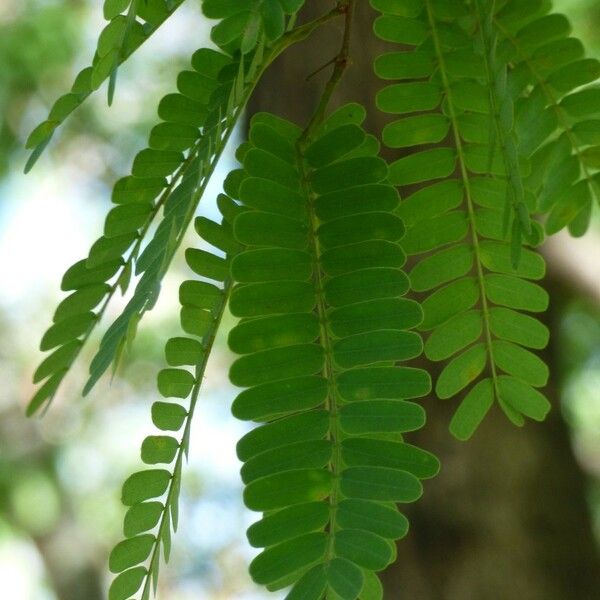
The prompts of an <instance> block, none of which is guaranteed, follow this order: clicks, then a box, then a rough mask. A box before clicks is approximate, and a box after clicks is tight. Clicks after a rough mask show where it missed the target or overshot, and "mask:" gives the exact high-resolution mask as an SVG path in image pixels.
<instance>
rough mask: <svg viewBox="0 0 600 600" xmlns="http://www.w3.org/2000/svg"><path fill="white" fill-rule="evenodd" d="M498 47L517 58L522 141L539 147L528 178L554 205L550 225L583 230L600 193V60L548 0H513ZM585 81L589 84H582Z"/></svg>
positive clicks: (544, 208) (514, 70)
mask: <svg viewBox="0 0 600 600" xmlns="http://www.w3.org/2000/svg"><path fill="white" fill-rule="evenodd" d="M494 23H495V26H496V28H497V30H498V32H499V35H500V37H501V44H500V45H499V48H498V51H499V53H500V54H501V55H502V56H503V57H504V60H506V61H508V62H509V63H510V64H511V73H510V81H509V86H510V88H511V89H512V93H513V95H514V98H515V99H516V101H517V104H516V107H517V120H516V123H517V130H518V132H519V137H520V140H519V143H520V147H521V149H522V150H524V151H527V150H529V151H534V150H536V148H537V147H538V146H539V145H540V144H542V143H543V142H545V143H543V145H542V147H541V148H539V149H538V150H537V152H536V153H535V155H534V156H533V158H532V169H531V176H530V177H529V179H528V181H527V182H526V183H527V186H528V187H529V188H530V189H531V190H532V191H534V192H535V193H536V196H537V198H538V209H539V210H540V211H541V212H544V213H549V215H548V220H547V222H546V231H547V232H548V233H549V234H552V233H555V232H557V231H559V230H560V229H562V228H563V227H565V226H567V225H568V226H569V230H570V231H571V233H572V234H573V235H583V233H585V231H586V230H587V228H588V226H589V222H590V218H591V214H592V204H593V199H594V198H596V200H598V201H600V175H599V174H598V172H599V171H600V160H599V158H598V157H599V156H600V133H599V132H600V121H599V120H598V117H599V116H600V91H599V90H598V89H597V87H589V85H588V84H591V83H595V82H597V81H598V78H600V63H599V62H598V61H597V60H596V59H592V58H585V56H584V49H583V45H582V44H581V42H580V41H579V40H577V39H575V38H573V37H570V33H571V26H570V23H569V21H568V19H567V18H566V17H565V16H564V15H560V14H556V13H552V12H551V5H550V3H549V2H547V3H546V2H540V1H536V0H511V1H510V2H507V3H506V6H504V7H502V8H501V9H500V10H499V11H498V13H497V14H496V17H495V20H494ZM581 86H588V87H585V88H584V89H580V88H581Z"/></svg>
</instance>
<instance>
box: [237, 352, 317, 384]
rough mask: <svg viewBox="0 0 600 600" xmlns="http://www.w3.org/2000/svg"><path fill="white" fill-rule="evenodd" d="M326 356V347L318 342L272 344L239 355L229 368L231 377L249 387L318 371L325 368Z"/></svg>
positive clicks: (314, 373)
mask: <svg viewBox="0 0 600 600" xmlns="http://www.w3.org/2000/svg"><path fill="white" fill-rule="evenodd" d="M323 360H324V356H323V350H322V348H321V347H320V346H317V345H315V344H299V345H296V346H288V347H286V348H273V349H270V350H264V351H261V352H256V353H254V354H251V355H248V356H243V357H241V358H238V359H237V360H236V361H235V362H234V363H233V365H232V366H231V368H230V370H229V378H230V380H231V382H232V383H233V384H234V385H237V386H238V387H250V386H253V385H260V384H264V383H269V382H271V381H274V380H277V379H290V378H293V377H302V376H307V375H316V374H317V373H319V372H320V371H321V370H322V368H323Z"/></svg>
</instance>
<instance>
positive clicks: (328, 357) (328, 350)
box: [296, 139, 342, 562]
mask: <svg viewBox="0 0 600 600" xmlns="http://www.w3.org/2000/svg"><path fill="white" fill-rule="evenodd" d="M308 141H309V140H308V139H307V140H304V141H303V142H304V143H298V146H297V159H296V160H297V166H298V171H299V174H300V181H301V185H302V189H303V192H304V197H305V199H306V206H307V213H308V220H309V227H308V231H309V233H308V235H309V246H310V253H311V255H312V261H313V286H314V289H315V292H316V297H317V314H318V317H319V330H320V334H319V339H320V342H321V346H322V347H323V349H324V351H325V353H324V356H325V359H324V368H323V375H324V377H325V378H326V380H327V388H328V392H327V398H326V399H325V409H326V410H327V411H328V412H329V433H328V439H330V440H331V442H332V444H333V452H332V457H331V461H330V463H329V470H330V472H331V473H332V475H333V487H332V490H331V494H330V496H329V511H330V517H329V531H328V534H329V535H328V538H329V539H328V541H327V549H326V554H325V561H326V562H330V561H331V560H333V558H335V534H336V529H337V524H336V521H337V507H338V503H339V495H340V474H341V473H340V469H341V466H342V445H341V439H340V438H341V428H340V423H339V411H338V404H337V386H336V376H335V367H334V362H333V342H332V340H331V336H330V334H329V331H328V329H327V306H328V305H327V301H326V300H325V293H324V278H323V273H322V270H321V264H320V256H321V247H320V243H319V238H318V235H317V228H318V219H317V216H316V214H315V207H314V200H315V198H316V194H315V193H314V192H313V191H312V189H311V186H310V183H309V181H308V170H307V166H306V165H305V161H304V156H303V150H304V148H305V147H306V144H307V143H308Z"/></svg>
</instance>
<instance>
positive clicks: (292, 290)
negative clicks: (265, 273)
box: [229, 281, 316, 317]
mask: <svg viewBox="0 0 600 600" xmlns="http://www.w3.org/2000/svg"><path fill="white" fill-rule="evenodd" d="M315 303H316V298H315V294H314V291H313V288H312V285H311V284H310V283H307V282H300V281H283V282H279V281H278V282H266V283H251V284H248V285H244V286H241V287H235V288H234V290H233V292H232V293H231V300H230V303H229V309H230V310H231V313H232V314H233V315H234V316H236V317H260V316H266V315H275V314H290V313H300V312H307V311H310V310H311V309H312V308H313V306H314V305H315Z"/></svg>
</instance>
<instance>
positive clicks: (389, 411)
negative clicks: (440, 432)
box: [340, 400, 425, 435]
mask: <svg viewBox="0 0 600 600" xmlns="http://www.w3.org/2000/svg"><path fill="white" fill-rule="evenodd" d="M424 424H425V411H424V410H423V409H422V408H421V407H420V406H419V405H418V404H415V403H413V402H404V401H402V400H368V401H362V402H355V403H353V404H348V405H345V406H342V408H341V410H340V425H341V427H342V429H343V430H344V431H345V432H346V433H349V434H354V435H362V434H365V433H387V432H389V433H392V432H402V433H404V432H408V431H415V430H417V429H420V428H421V427H423V425H424Z"/></svg>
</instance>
